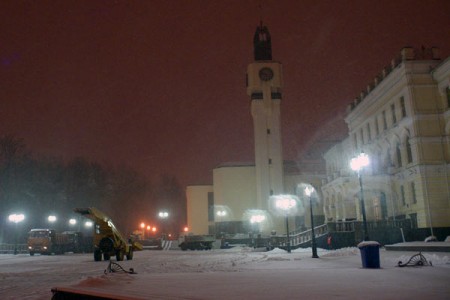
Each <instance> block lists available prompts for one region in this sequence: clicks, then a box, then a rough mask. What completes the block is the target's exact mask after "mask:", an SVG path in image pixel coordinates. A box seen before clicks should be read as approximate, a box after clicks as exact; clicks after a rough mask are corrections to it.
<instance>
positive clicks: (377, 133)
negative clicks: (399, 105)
mask: <svg viewBox="0 0 450 300" xmlns="http://www.w3.org/2000/svg"><path fill="white" fill-rule="evenodd" d="M375 134H376V136H379V135H380V127H378V118H377V117H375Z"/></svg>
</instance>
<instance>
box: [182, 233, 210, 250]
mask: <svg viewBox="0 0 450 300" xmlns="http://www.w3.org/2000/svg"><path fill="white" fill-rule="evenodd" d="M215 241H216V237H215V236H214V235H189V234H188V235H180V237H179V239H178V247H180V248H181V250H183V251H186V250H188V249H189V250H211V249H212V247H213V243H214V242H215Z"/></svg>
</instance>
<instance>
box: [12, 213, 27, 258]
mask: <svg viewBox="0 0 450 300" xmlns="http://www.w3.org/2000/svg"><path fill="white" fill-rule="evenodd" d="M8 219H9V221H10V222H13V223H14V224H15V225H14V227H15V228H14V255H17V235H18V230H19V229H18V225H17V224H19V223H20V222H22V221H23V220H25V215H24V214H11V215H9V217H8Z"/></svg>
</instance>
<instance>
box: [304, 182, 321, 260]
mask: <svg viewBox="0 0 450 300" xmlns="http://www.w3.org/2000/svg"><path fill="white" fill-rule="evenodd" d="M313 192H314V188H313V187H312V186H307V187H306V188H305V194H306V196H308V198H309V209H310V212H311V247H312V258H319V256H318V255H317V244H316V234H315V233H314V217H313V207H312V197H311V195H312V193H313Z"/></svg>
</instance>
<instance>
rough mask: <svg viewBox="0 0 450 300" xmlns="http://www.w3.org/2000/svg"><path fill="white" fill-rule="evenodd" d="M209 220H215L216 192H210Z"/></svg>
mask: <svg viewBox="0 0 450 300" xmlns="http://www.w3.org/2000/svg"><path fill="white" fill-rule="evenodd" d="M208 221H210V222H212V221H214V193H212V192H208Z"/></svg>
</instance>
